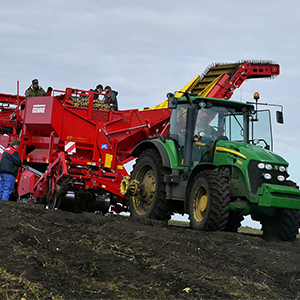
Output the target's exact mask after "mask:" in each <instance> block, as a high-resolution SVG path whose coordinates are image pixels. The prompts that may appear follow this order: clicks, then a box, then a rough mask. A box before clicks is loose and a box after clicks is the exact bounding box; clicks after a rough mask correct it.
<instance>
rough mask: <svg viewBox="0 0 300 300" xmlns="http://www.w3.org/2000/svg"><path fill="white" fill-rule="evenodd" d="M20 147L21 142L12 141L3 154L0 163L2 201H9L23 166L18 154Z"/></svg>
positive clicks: (0, 196)
mask: <svg viewBox="0 0 300 300" xmlns="http://www.w3.org/2000/svg"><path fill="white" fill-rule="evenodd" d="M19 146H20V141H19V140H12V142H11V143H10V146H8V147H7V148H6V149H5V150H4V152H3V153H2V158H1V161H0V174H1V175H0V200H4V201H8V200H9V197H10V195H11V194H12V192H13V190H14V187H15V182H16V177H17V175H18V171H19V167H21V166H22V162H21V158H20V156H19V153H18V148H19Z"/></svg>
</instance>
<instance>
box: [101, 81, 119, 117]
mask: <svg viewBox="0 0 300 300" xmlns="http://www.w3.org/2000/svg"><path fill="white" fill-rule="evenodd" d="M104 93H105V94H107V95H106V96H104V98H103V101H104V102H105V103H107V104H108V105H112V107H113V109H114V111H118V100H117V95H118V92H116V91H113V90H112V89H111V87H110V86H109V85H107V86H106V87H105V88H104Z"/></svg>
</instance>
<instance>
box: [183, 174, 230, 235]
mask: <svg viewBox="0 0 300 300" xmlns="http://www.w3.org/2000/svg"><path fill="white" fill-rule="evenodd" d="M229 194H230V192H229V185H228V182H227V180H226V177H225V176H224V175H223V174H221V173H218V172H215V171H213V170H206V171H202V172H200V173H199V174H198V175H197V176H196V177H195V179H194V182H193V183H192V185H191V189H190V191H188V195H187V197H188V199H189V219H190V224H191V227H192V228H193V229H197V230H207V231H208V230H209V231H215V230H224V229H225V226H226V223H227V219H228V216H229V202H230V197H229Z"/></svg>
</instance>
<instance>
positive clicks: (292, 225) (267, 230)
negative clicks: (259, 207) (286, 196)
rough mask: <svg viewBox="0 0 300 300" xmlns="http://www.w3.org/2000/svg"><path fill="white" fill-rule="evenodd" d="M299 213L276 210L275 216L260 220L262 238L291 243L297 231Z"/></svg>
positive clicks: (296, 211)
mask: <svg viewBox="0 0 300 300" xmlns="http://www.w3.org/2000/svg"><path fill="white" fill-rule="evenodd" d="M299 221H300V212H299V211H298V210H294V209H287V208H278V209H277V210H276V213H275V216H264V217H263V219H262V220H261V222H260V223H261V226H262V228H261V229H262V231H263V238H266V239H275V240H280V241H286V242H292V241H294V240H295V239H296V236H297V234H298V230H299Z"/></svg>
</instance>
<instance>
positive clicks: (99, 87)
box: [94, 84, 103, 100]
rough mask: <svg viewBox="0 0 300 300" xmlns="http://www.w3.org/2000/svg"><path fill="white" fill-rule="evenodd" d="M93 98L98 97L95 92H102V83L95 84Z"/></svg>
mask: <svg viewBox="0 0 300 300" xmlns="http://www.w3.org/2000/svg"><path fill="white" fill-rule="evenodd" d="M94 92H95V93H94V100H95V99H97V100H98V99H99V95H98V94H96V93H102V92H103V85H102V84H98V85H97V86H96V88H95V89H94Z"/></svg>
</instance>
